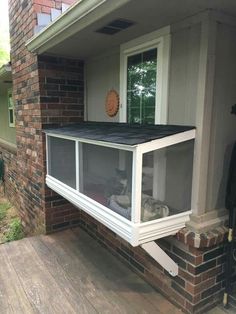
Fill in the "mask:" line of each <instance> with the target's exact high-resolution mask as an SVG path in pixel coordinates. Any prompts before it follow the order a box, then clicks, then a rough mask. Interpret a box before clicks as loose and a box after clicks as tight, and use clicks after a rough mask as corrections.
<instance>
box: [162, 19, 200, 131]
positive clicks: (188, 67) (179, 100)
mask: <svg viewBox="0 0 236 314" xmlns="http://www.w3.org/2000/svg"><path fill="white" fill-rule="evenodd" d="M200 33H201V25H200V24H196V25H193V26H191V27H189V28H184V29H181V30H179V31H178V32H176V33H173V34H172V36H171V46H172V49H171V62H170V87H169V110H168V116H169V118H168V122H169V123H170V124H185V125H195V121H196V102H197V86H198V70H199V54H200Z"/></svg>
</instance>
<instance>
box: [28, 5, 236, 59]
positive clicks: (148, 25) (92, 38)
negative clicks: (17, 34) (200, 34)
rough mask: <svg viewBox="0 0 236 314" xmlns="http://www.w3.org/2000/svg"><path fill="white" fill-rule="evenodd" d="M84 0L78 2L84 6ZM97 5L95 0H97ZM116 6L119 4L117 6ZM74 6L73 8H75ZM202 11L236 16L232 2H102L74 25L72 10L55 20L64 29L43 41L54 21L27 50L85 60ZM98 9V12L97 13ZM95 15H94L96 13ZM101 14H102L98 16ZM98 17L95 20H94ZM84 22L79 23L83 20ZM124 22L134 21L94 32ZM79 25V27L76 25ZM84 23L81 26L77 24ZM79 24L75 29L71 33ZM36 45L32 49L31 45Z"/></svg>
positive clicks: (235, 8)
mask: <svg viewBox="0 0 236 314" xmlns="http://www.w3.org/2000/svg"><path fill="white" fill-rule="evenodd" d="M86 1H88V0H84V1H81V4H82V3H86ZM97 2H99V0H97ZM118 4H119V5H118ZM79 5H80V4H78V5H77V8H79ZM206 9H213V10H216V11H220V12H224V13H227V14H230V15H235V16H236V1H235V0H227V1H222V0H197V1H196V0H178V1H176V0H168V1H166V0H145V1H143V0H119V1H117V0H116V1H115V0H109V1H106V0H103V1H100V5H98V6H97V7H96V8H95V9H94V10H93V11H92V12H90V13H89V14H88V15H86V16H85V17H84V18H81V19H80V20H79V21H77V22H75V23H74V24H70V25H69V22H68V25H67V26H68V27H67V26H66V20H68V21H69V15H70V14H72V12H73V10H75V9H74V8H73V7H72V8H71V10H70V12H68V14H67V15H66V14H64V15H62V16H61V17H60V18H59V19H58V21H59V20H60V21H61V22H62V21H63V20H64V22H65V28H64V30H63V31H62V30H59V31H58V29H57V31H58V34H56V33H55V34H54V35H55V36H54V37H53V38H51V39H50V41H47V42H44V38H46V36H47V34H49V32H50V31H51V32H52V31H53V29H54V28H55V30H56V23H57V20H56V21H55V22H54V23H52V24H51V25H50V26H48V27H47V28H46V29H45V30H44V31H42V32H41V33H40V34H39V35H37V36H36V37H35V38H34V39H32V40H31V41H30V42H29V43H28V47H29V49H30V50H32V51H35V52H37V53H47V54H55V55H61V56H66V57H73V58H81V59H86V58H89V57H92V56H96V55H97V54H99V53H102V52H105V51H107V50H108V49H112V48H114V47H116V46H119V45H120V44H121V43H124V42H126V41H128V40H130V39H133V38H135V37H138V36H141V35H143V34H145V33H148V32H151V31H154V30H156V29H158V28H161V27H163V26H166V25H169V24H173V23H176V22H178V21H180V20H181V19H184V18H186V17H189V16H191V15H194V14H197V13H199V12H201V11H204V10H206ZM99 10H100V11H99ZM96 12H97V14H96ZM102 12H104V15H103V14H102ZM97 17H99V18H97ZM85 18H86V19H87V20H86V23H84V22H83V20H84V19H85ZM118 18H122V19H127V20H131V21H134V22H135V25H133V26H132V27H130V28H128V29H126V30H123V31H121V32H119V33H117V34H114V35H105V34H99V33H97V32H96V30H97V29H99V28H101V27H103V26H104V25H106V24H107V23H109V22H111V21H113V20H115V19H118ZM79 23H80V24H79ZM83 23H84V27H81V25H82V24H83ZM78 25H80V27H79V30H78V31H77V32H74V30H75V29H76V28H78ZM36 42H37V43H38V44H37V46H35V43H36Z"/></svg>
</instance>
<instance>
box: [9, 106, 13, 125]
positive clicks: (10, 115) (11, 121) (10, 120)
mask: <svg viewBox="0 0 236 314" xmlns="http://www.w3.org/2000/svg"><path fill="white" fill-rule="evenodd" d="M9 122H10V124H14V111H13V109H9Z"/></svg>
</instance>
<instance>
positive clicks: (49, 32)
mask: <svg viewBox="0 0 236 314" xmlns="http://www.w3.org/2000/svg"><path fill="white" fill-rule="evenodd" d="M129 1H131V0H119V1H113V0H81V1H78V2H76V3H74V4H73V5H72V6H71V7H70V8H69V9H68V10H66V11H65V12H64V13H63V14H62V15H60V16H59V17H58V18H57V19H56V20H55V21H54V22H52V23H50V24H49V25H48V26H47V27H45V29H43V30H42V31H41V32H39V33H38V34H36V35H35V36H34V37H32V38H31V39H30V40H28V41H27V42H26V47H27V48H28V50H29V51H31V52H35V53H38V54H41V53H44V52H46V51H47V50H48V49H50V48H52V47H54V46H55V45H57V44H59V43H60V42H63V41H64V40H65V39H66V38H68V37H70V36H72V35H74V34H76V33H77V32H79V31H81V30H82V29H84V28H85V27H87V26H88V25H90V24H92V23H93V22H95V21H97V20H99V19H100V18H102V17H103V16H105V15H107V14H109V13H110V12H112V11H114V10H116V9H117V8H119V7H121V6H122V5H124V4H126V3H128V2H129Z"/></svg>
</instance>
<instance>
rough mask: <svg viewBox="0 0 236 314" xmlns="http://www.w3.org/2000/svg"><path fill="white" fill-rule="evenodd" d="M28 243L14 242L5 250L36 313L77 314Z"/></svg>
mask: <svg viewBox="0 0 236 314" xmlns="http://www.w3.org/2000/svg"><path fill="white" fill-rule="evenodd" d="M27 243H28V241H27V239H24V240H23V241H16V242H12V243H11V244H10V245H8V246H5V249H6V252H7V254H8V256H9V260H10V262H11V264H12V265H13V267H14V269H15V271H16V272H17V275H18V277H19V279H20V282H21V285H22V286H23V289H24V291H25V293H26V295H27V297H28V299H29V301H30V304H31V306H32V307H33V308H34V310H35V312H38V313H44V314H52V313H53V314H54V313H55V314H56V313H72V314H74V313H76V311H75V310H74V309H73V308H72V307H71V305H70V304H69V303H68V302H67V299H66V298H65V297H64V294H63V291H61V290H60V289H59V288H58V286H57V283H56V282H55V280H54V279H53V277H52V276H51V274H50V273H49V272H48V271H47V269H46V267H44V265H43V264H42V262H41V260H40V259H39V258H38V256H37V254H36V252H35V250H34V249H33V248H32V246H29V245H27ZM62 304H63V306H62ZM16 313H17V312H16Z"/></svg>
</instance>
